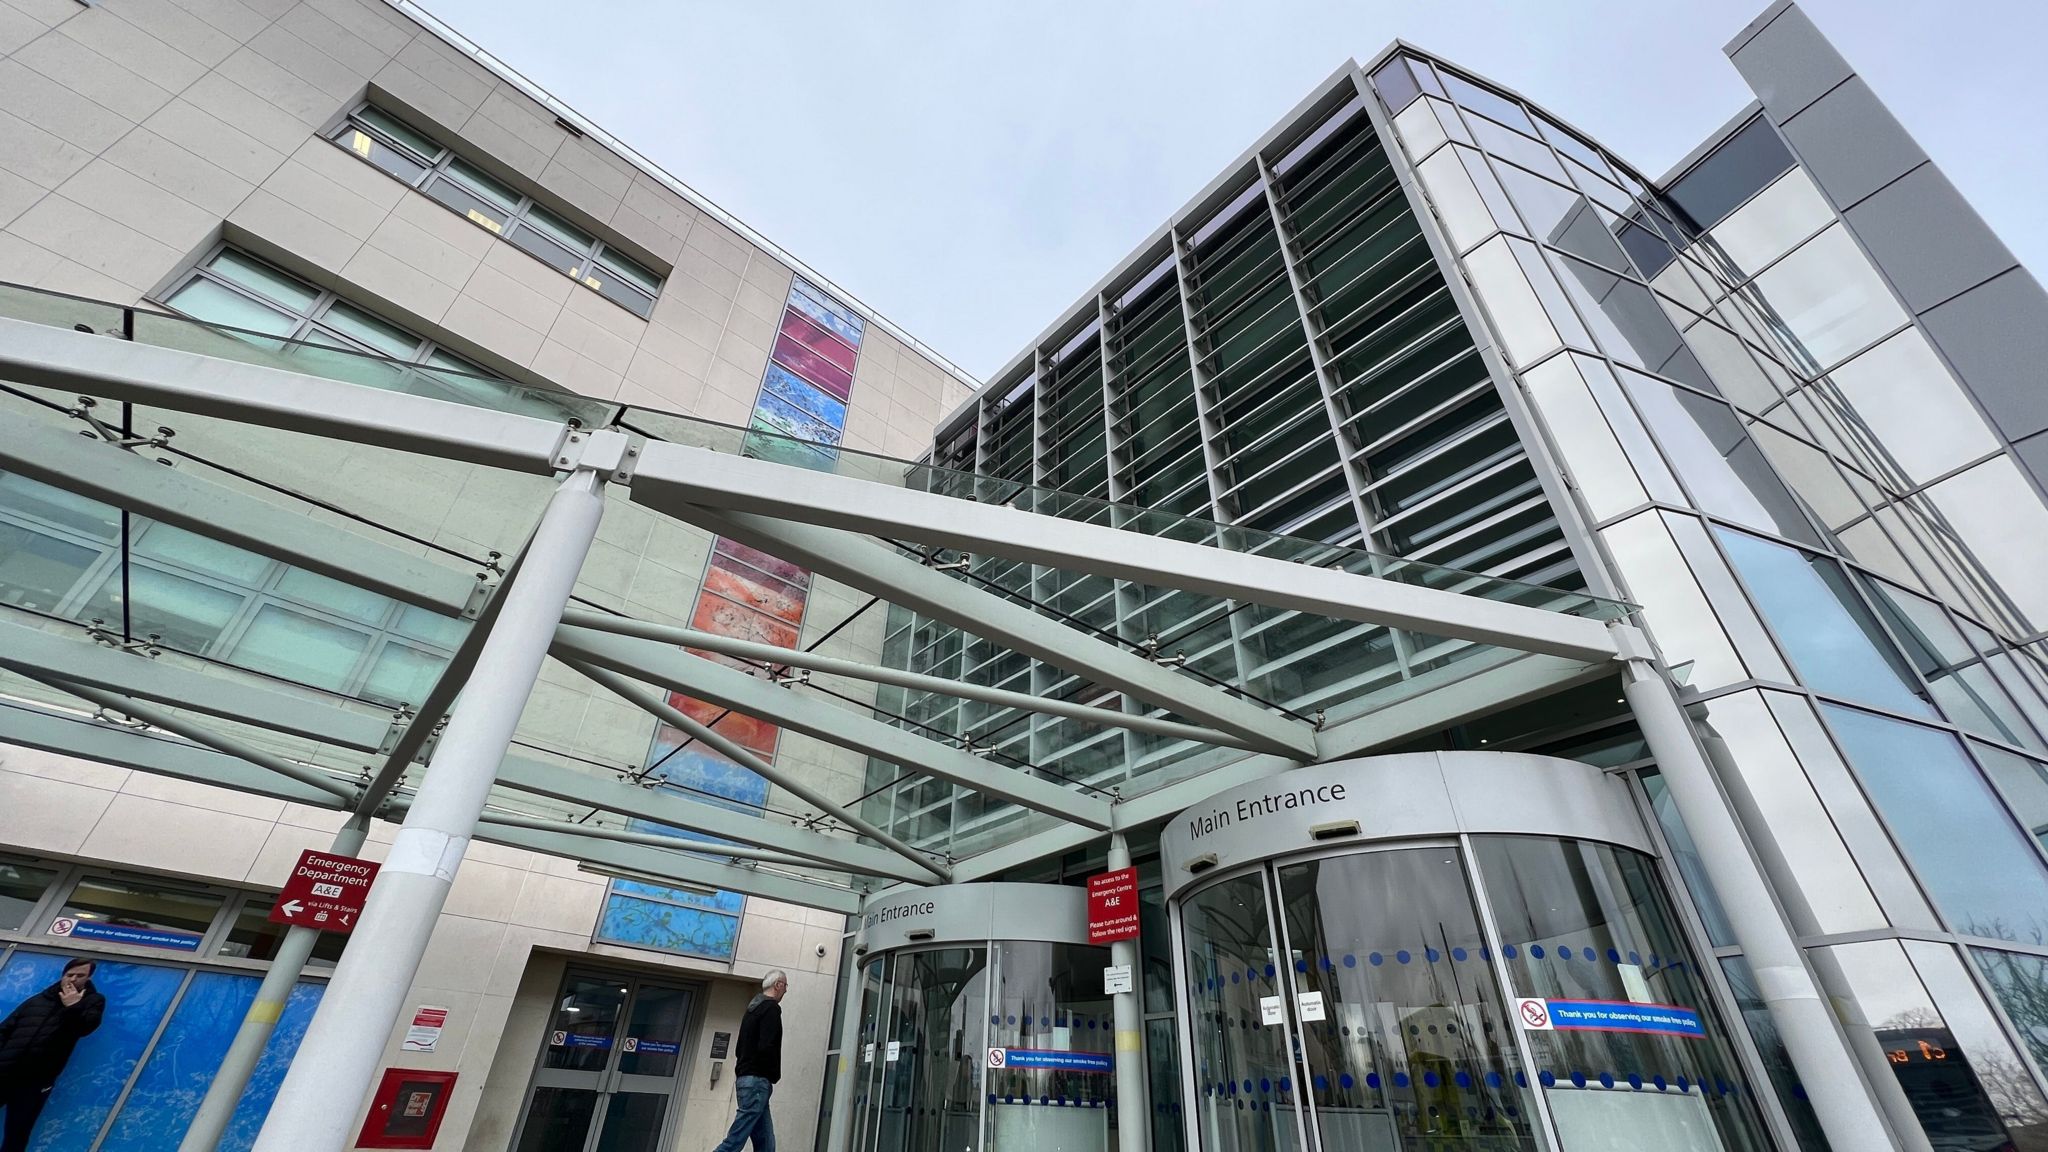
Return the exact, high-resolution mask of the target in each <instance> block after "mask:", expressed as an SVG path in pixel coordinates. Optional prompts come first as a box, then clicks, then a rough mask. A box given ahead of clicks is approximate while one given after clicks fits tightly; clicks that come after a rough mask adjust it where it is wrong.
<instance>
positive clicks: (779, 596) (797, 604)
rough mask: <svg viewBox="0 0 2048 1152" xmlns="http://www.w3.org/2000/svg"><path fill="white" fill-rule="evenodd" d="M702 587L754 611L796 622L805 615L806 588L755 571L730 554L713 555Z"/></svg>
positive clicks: (807, 593)
mask: <svg viewBox="0 0 2048 1152" xmlns="http://www.w3.org/2000/svg"><path fill="white" fill-rule="evenodd" d="M704 586H705V587H707V588H709V589H711V590H712V591H713V592H716V593H718V594H719V595H721V596H724V597H725V598H727V599H728V600H737V601H739V602H740V603H742V604H745V605H746V606H747V607H749V608H753V609H755V610H756V611H760V612H766V613H767V614H768V615H770V616H773V617H775V618H777V619H779V620H784V621H787V622H788V623H790V624H797V623H799V622H801V621H802V620H803V618H804V601H805V598H806V597H807V596H808V595H809V590H808V589H804V588H797V587H794V586H792V585H789V584H784V583H783V582H782V581H780V580H777V579H774V578H773V577H771V576H769V575H768V574H767V573H765V572H756V571H755V570H753V569H752V568H749V567H747V566H746V565H745V564H742V563H740V562H739V561H738V560H737V559H735V558H733V557H731V556H719V555H713V556H712V557H711V566H710V567H709V568H708V569H706V570H705V573H704Z"/></svg>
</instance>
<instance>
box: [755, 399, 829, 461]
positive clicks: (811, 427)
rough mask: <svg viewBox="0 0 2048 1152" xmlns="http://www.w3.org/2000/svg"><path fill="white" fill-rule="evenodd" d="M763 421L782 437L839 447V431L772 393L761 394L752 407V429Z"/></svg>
mask: <svg viewBox="0 0 2048 1152" xmlns="http://www.w3.org/2000/svg"><path fill="white" fill-rule="evenodd" d="M763 421H766V422H767V424H768V426H769V427H770V428H772V429H774V430H775V431H777V432H780V433H782V434H783V435H784V436H793V437H795V438H796V439H798V440H807V441H809V442H811V443H813V444H829V445H831V446H832V447H834V448H837V447H838V446H839V429H837V428H834V427H833V426H832V425H830V424H827V423H825V422H824V421H823V420H820V419H819V418H818V417H816V416H813V415H811V414H810V413H809V412H806V411H804V410H803V409H801V408H799V407H797V406H796V405H794V404H791V403H790V402H789V401H787V400H784V399H783V398H782V397H780V396H777V395H776V394H775V393H773V392H763V393H761V399H760V401H759V402H758V403H756V404H755V405H754V427H757V428H758V427H760V426H761V423H762V422H763Z"/></svg>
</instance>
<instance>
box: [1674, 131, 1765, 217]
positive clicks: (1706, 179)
mask: <svg viewBox="0 0 2048 1152" xmlns="http://www.w3.org/2000/svg"><path fill="white" fill-rule="evenodd" d="M1792 163H1793V161H1792V153H1791V152H1789V151H1787V150H1786V148H1785V145H1784V142H1783V141H1781V140H1779V139H1778V134H1777V132H1776V131H1775V130H1773V129H1772V128H1771V125H1770V122H1769V121H1767V120H1765V119H1764V118H1763V117H1761V116H1759V117H1757V118H1756V119H1754V120H1751V121H1750V122H1749V123H1748V124H1745V125H1743V126H1742V128H1740V129H1738V130H1737V131H1736V132H1735V134H1734V135H1732V136H1730V137H1729V138H1728V139H1727V140H1725V141H1723V142H1722V144H1721V146H1720V147H1718V148H1716V149H1714V151H1713V152H1712V153H1711V154H1709V155H1708V156H1707V158H1706V159H1704V160H1702V161H1700V162H1699V163H1698V164H1696V165H1694V166H1693V168H1692V170H1691V171H1689V172H1687V173H1686V174H1685V175H1683V176H1680V177H1679V178H1678V179H1676V180H1674V181H1672V182H1671V186H1670V188H1669V189H1667V190H1666V191H1665V193H1664V199H1665V202H1666V203H1668V204H1670V205H1671V206H1672V207H1674V208H1676V209H1678V210H1679V212H1680V213H1681V219H1684V220H1686V222H1687V223H1689V224H1690V225H1692V227H1693V229H1694V230H1695V231H1705V230H1706V229H1708V228H1712V227H1713V226H1714V225H1716V224H1719V223H1720V222H1721V221H1722V219H1723V218H1725V217H1726V216H1727V215H1728V214H1729V213H1730V212H1732V211H1734V210H1735V207H1736V205H1738V204H1741V203H1742V202H1743V201H1745V200H1747V199H1749V197H1750V195H1751V194H1752V193H1754V192H1756V191H1758V190H1759V189H1761V188H1763V187H1764V185H1766V184H1769V183H1770V182H1771V181H1772V180H1774V179H1776V178H1777V176H1778V174H1779V173H1781V172H1783V171H1785V170H1786V169H1787V168H1790V167H1792Z"/></svg>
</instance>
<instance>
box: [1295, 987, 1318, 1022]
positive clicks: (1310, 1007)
mask: <svg viewBox="0 0 2048 1152" xmlns="http://www.w3.org/2000/svg"><path fill="white" fill-rule="evenodd" d="M1294 1004H1295V1007H1297V1008H1299V1009H1300V1010H1301V1019H1302V1022H1303V1023H1304V1024H1313V1023H1315V1022H1316V1021H1318V1020H1321V1019H1323V994H1322V993H1321V992H1303V993H1301V994H1300V995H1298V996H1296V997H1295V998H1294Z"/></svg>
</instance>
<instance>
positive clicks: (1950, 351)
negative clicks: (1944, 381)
mask: <svg viewBox="0 0 2048 1152" xmlns="http://www.w3.org/2000/svg"><path fill="white" fill-rule="evenodd" d="M1921 320H1922V322H1923V323H1925V324H1926V325H1927V334H1928V335H1930V336H1932V337H1933V338H1934V342H1935V343H1936V344H1938V345H1940V347H1941V350H1942V352H1943V353H1945V354H1946V355H1947V356H1948V359H1949V363H1951V364H1953V365H1955V368H1956V373H1957V374H1958V375H1960V376H1961V377H1962V378H1963V384H1964V385H1965V386H1966V387H1968V388H1969V390H1970V392H1971V393H1972V394H1973V395H1975V396H1976V398H1977V402H1978V403H1979V404H1982V405H1983V406H1984V411H1985V412H1986V413H1987V414H1988V415H1989V416H1990V417H1991V419H1992V422H1993V423H1995V424H1997V425H1998V430H1999V431H2000V432H2003V433H2005V436H2006V438H2007V439H2009V440H2020V439H2023V438H2025V437H2027V436H2031V435H2033V434H2034V433H2037V432H2041V431H2043V430H2048V389H2043V388H2042V387H2041V365H2042V364H2044V363H2048V292H2044V291H2042V288H2041V284H2040V281H2038V280H2035V279H2034V277H2033V274H2032V273H2030V272H2028V271H2027V270H2026V269H2025V268H2015V269H2013V270H2012V271H2010V272H2007V273H2006V274H2005V275H2003V276H2000V277H1998V278H1997V279H1995V280H1992V281H1991V282H1989V283H1987V284H1980V285H1978V286H1977V287H1975V288H1972V289H1970V290H1969V291H1968V292H1965V293H1963V294H1962V295H1960V296H1957V297H1956V298H1955V299H1953V300H1950V301H1948V302H1947V303H1945V304H1942V305H1941V306H1939V307H1937V308H1934V309H1932V310H1930V311H1928V312H1927V314H1926V315H1924V316H1922V317H1921Z"/></svg>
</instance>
